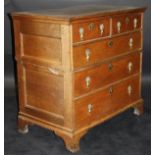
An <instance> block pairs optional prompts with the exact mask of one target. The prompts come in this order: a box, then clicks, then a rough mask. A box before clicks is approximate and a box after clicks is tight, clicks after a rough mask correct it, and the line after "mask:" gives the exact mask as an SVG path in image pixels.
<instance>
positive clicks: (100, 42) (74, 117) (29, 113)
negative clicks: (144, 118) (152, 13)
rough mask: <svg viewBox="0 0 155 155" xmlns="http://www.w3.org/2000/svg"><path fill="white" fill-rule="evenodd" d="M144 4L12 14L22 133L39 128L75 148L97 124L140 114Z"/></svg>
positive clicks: (68, 147) (19, 126) (69, 148)
mask: <svg viewBox="0 0 155 155" xmlns="http://www.w3.org/2000/svg"><path fill="white" fill-rule="evenodd" d="M145 9H146V8H142V7H141V8H134V7H113V6H103V5H100V6H98V5H94V6H93V5H90V6H82V7H81V6H80V7H70V8H66V9H59V10H42V11H34V12H33V11H32V12H16V13H12V18H13V25H14V40H15V58H16V62H17V74H18V76H17V77H18V93H19V113H18V128H19V131H20V132H22V133H27V132H28V125H33V124H35V125H39V126H41V127H44V128H47V129H49V130H52V131H54V132H55V133H56V134H57V135H59V136H60V137H62V138H63V140H64V142H65V144H66V147H67V149H68V150H70V151H72V152H75V151H77V150H78V149H79V141H80V138H81V137H82V136H83V135H84V134H85V133H86V132H87V131H88V129H90V128H92V127H94V126H95V125H97V124H99V123H102V122H104V121H106V120H108V119H110V118H111V117H113V116H115V115H117V114H119V113H120V112H123V111H124V110H126V109H128V108H134V113H135V114H137V115H140V114H142V112H143V100H142V98H141V72H142V47H143V13H144V11H145Z"/></svg>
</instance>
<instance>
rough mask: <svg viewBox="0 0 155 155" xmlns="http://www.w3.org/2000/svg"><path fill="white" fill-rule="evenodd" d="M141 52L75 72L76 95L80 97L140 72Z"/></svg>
mask: <svg viewBox="0 0 155 155" xmlns="http://www.w3.org/2000/svg"><path fill="white" fill-rule="evenodd" d="M139 69H140V53H139V52H136V53H132V54H130V55H127V56H123V57H122V58H119V59H115V60H113V61H110V62H106V63H104V64H101V65H97V66H95V67H91V68H89V69H86V70H83V71H80V72H76V73H75V74H74V96H75V97H78V96H80V95H83V94H85V93H88V92H90V91H92V90H95V89H97V88H101V87H103V86H105V85H107V84H110V83H112V82H114V81H117V80H120V79H122V78H125V77H127V76H130V75H132V74H135V73H137V72H139Z"/></svg>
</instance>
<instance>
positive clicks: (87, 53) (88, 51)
mask: <svg viewBox="0 0 155 155" xmlns="http://www.w3.org/2000/svg"><path fill="white" fill-rule="evenodd" d="M90 55H91V51H90V49H88V48H87V49H86V50H85V56H86V60H87V61H89V59H90Z"/></svg>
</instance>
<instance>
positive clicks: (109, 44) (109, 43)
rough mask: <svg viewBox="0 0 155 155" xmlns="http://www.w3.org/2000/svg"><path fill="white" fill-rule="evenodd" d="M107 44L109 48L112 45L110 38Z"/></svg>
mask: <svg viewBox="0 0 155 155" xmlns="http://www.w3.org/2000/svg"><path fill="white" fill-rule="evenodd" d="M108 46H109V47H110V48H111V47H112V46H113V41H112V40H110V41H109V42H108Z"/></svg>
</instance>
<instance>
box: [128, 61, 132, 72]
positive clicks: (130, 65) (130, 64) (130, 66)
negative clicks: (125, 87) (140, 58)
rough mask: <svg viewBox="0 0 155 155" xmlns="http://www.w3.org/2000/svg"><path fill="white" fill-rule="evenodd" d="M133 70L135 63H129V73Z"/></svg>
mask: <svg viewBox="0 0 155 155" xmlns="http://www.w3.org/2000/svg"><path fill="white" fill-rule="evenodd" d="M132 68H133V63H132V62H129V63H128V71H129V72H131V71H132Z"/></svg>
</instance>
